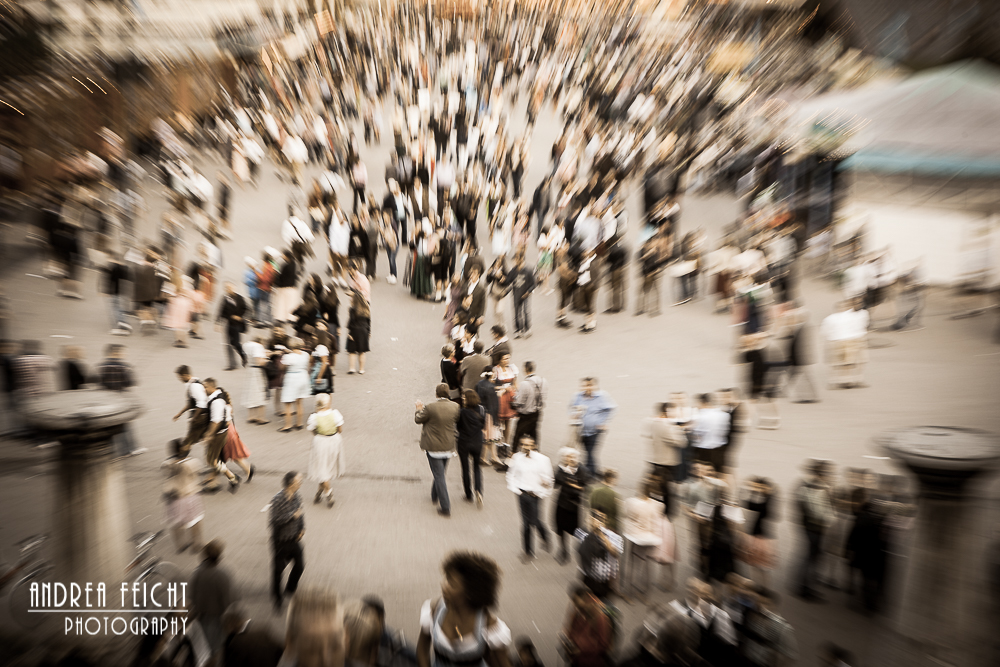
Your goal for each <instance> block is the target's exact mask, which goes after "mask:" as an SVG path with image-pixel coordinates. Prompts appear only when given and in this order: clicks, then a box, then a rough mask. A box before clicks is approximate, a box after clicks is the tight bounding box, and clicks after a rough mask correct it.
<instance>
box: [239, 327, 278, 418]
mask: <svg viewBox="0 0 1000 667" xmlns="http://www.w3.org/2000/svg"><path fill="white" fill-rule="evenodd" d="M243 353H244V354H245V355H247V359H249V360H250V363H249V365H248V367H247V382H246V384H245V385H244V389H243V407H245V408H246V409H247V414H248V418H247V422H249V423H251V424H270V423H271V422H270V420H268V419H265V417H266V415H265V414H264V408H265V407H266V406H267V376H266V375H265V374H264V367H265V366H267V350H265V349H264V345H263V341H262V340H261V339H260V338H254V339H253V340H249V341H247V342H245V343H243Z"/></svg>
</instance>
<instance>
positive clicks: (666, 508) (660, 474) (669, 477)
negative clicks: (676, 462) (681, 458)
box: [652, 463, 677, 515]
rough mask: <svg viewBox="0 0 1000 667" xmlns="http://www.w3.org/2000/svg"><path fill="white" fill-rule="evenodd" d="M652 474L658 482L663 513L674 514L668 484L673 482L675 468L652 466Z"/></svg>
mask: <svg viewBox="0 0 1000 667" xmlns="http://www.w3.org/2000/svg"><path fill="white" fill-rule="evenodd" d="M652 466H653V474H654V475H656V477H657V479H659V481H660V495H661V496H662V498H663V513H664V514H667V515H670V514H673V512H674V503H673V495H672V492H671V490H670V482H672V481H674V468H676V467H677V466H661V465H657V464H655V463H654V464H652Z"/></svg>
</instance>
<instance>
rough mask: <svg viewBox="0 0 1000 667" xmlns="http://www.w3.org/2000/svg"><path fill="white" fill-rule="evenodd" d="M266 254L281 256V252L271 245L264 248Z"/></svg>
mask: <svg viewBox="0 0 1000 667" xmlns="http://www.w3.org/2000/svg"><path fill="white" fill-rule="evenodd" d="M264 254H265V255H267V256H268V257H280V256H281V253H280V252H278V251H277V250H275V249H274V248H272V247H271V246H267V247H265V248H264Z"/></svg>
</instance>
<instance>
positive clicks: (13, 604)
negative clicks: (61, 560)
mask: <svg viewBox="0 0 1000 667" xmlns="http://www.w3.org/2000/svg"><path fill="white" fill-rule="evenodd" d="M49 572H50V570H49V568H41V569H38V570H35V571H34V572H30V573H28V574H27V575H25V576H24V577H22V578H21V579H20V580H19V581H18V582H17V583H16V584H14V586H13V587H12V588H11V589H10V597H9V599H8V600H7V604H8V606H9V609H10V615H11V618H13V619H14V622H15V623H17V624H18V625H19V626H21V627H22V628H24V629H25V630H35V629H37V628H40V627H41V626H42V625H44V624H45V623H46V622H48V621H49V620H50V617H51V616H52V614H48V613H44V612H39V611H31V608H32V607H31V584H33V583H36V582H37V583H39V584H41V583H44V582H46V581H48V577H49Z"/></svg>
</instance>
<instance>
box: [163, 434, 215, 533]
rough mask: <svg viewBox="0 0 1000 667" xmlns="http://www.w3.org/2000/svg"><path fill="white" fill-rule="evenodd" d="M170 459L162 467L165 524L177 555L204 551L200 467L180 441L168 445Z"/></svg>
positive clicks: (203, 516) (203, 512) (203, 510)
mask: <svg viewBox="0 0 1000 667" xmlns="http://www.w3.org/2000/svg"><path fill="white" fill-rule="evenodd" d="M169 448H170V458H169V459H167V461H166V462H165V463H164V464H163V467H164V468H165V469H166V473H167V482H166V483H165V484H164V486H163V500H164V502H165V503H166V521H167V525H168V526H169V527H170V532H171V534H172V535H173V538H174V547H175V548H176V549H177V553H183V552H184V551H187V550H188V549H189V548H190V549H192V551H193V552H197V551H199V550H200V549H201V522H202V520H203V519H204V518H205V509H204V507H203V506H202V502H201V496H200V495H199V492H200V491H201V488H200V484H199V482H198V473H199V469H200V466H199V464H198V463H197V462H196V461H195V460H194V459H193V458H191V455H190V454H191V449H190V448H189V447H185V446H184V444H183V442H182V441H181V440H172V441H171V442H170V444H169Z"/></svg>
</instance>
